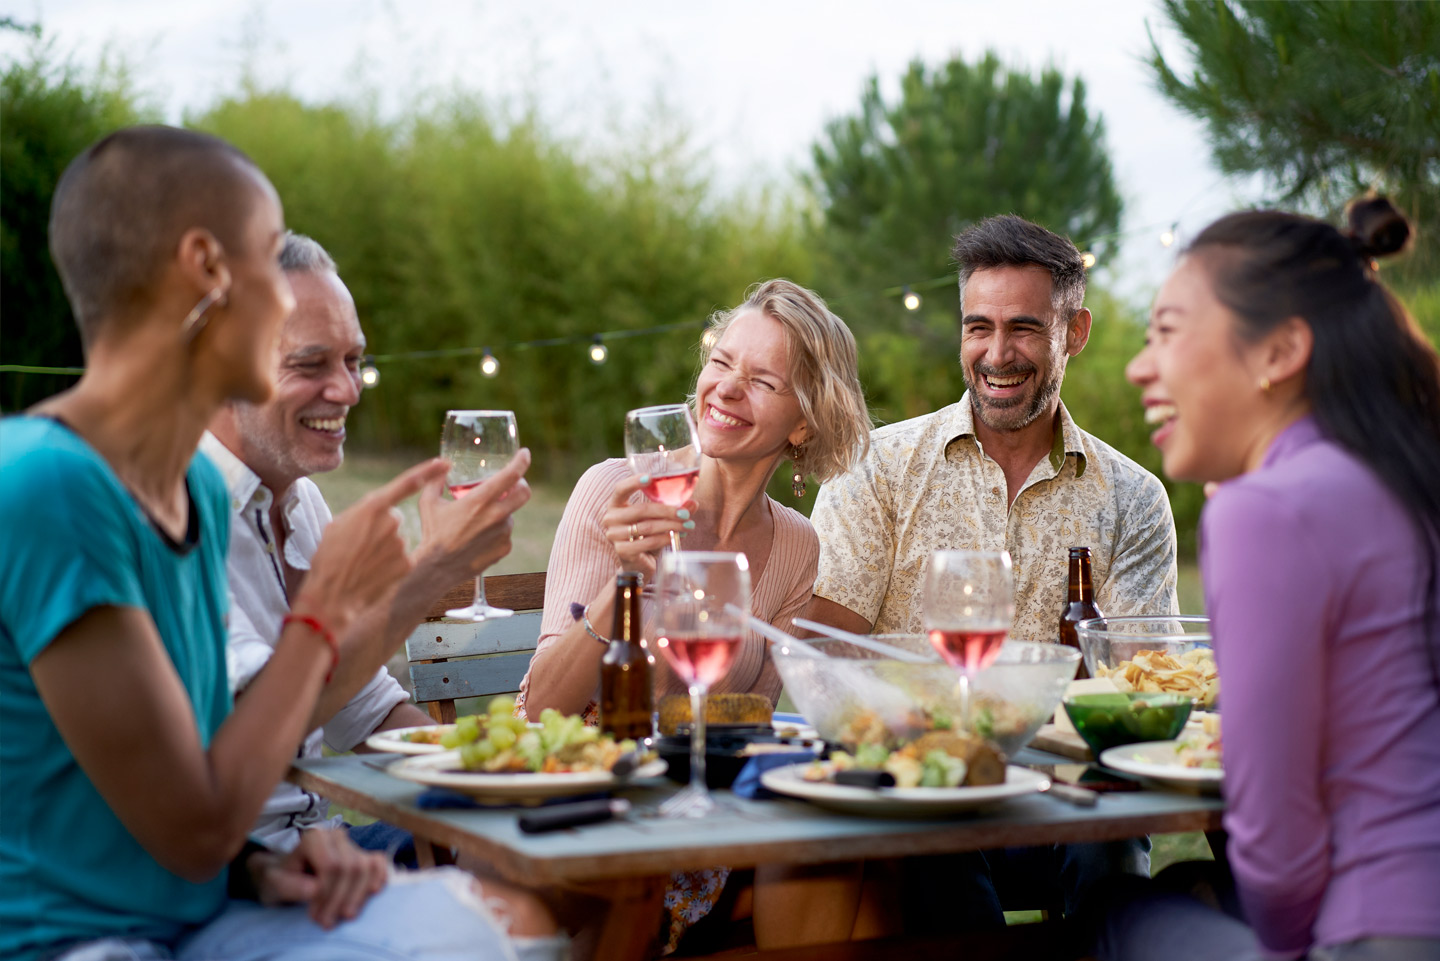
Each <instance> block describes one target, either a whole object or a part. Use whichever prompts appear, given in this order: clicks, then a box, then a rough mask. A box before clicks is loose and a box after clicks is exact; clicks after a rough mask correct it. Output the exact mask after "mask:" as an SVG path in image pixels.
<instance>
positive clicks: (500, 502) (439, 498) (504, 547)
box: [415, 447, 530, 590]
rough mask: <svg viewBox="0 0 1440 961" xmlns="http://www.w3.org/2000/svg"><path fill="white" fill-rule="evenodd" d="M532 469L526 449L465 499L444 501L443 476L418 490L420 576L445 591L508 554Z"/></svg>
mask: <svg viewBox="0 0 1440 961" xmlns="http://www.w3.org/2000/svg"><path fill="white" fill-rule="evenodd" d="M529 467H530V451H529V449H528V448H523V447H522V448H521V449H520V450H519V452H518V453H516V454H515V456H514V457H513V458H512V459H511V460H510V462H509V463H508V464H506V465H505V466H504V467H503V468H501V469H500V470H499V471H497V472H496V473H494V474H492V475H491V476H490V477H488V478H486V479H485V480H483V481H481V482H480V484H479V485H478V486H476V487H475V488H474V489H473V490H471V491H470V492H469V493H468V494H466V495H465V496H464V497H461V498H457V499H450V498H446V497H445V496H444V492H445V483H444V478H436V479H435V480H434V481H433V482H432V483H430V484H428V485H426V487H425V489H424V490H423V491H421V492H420V505H419V506H420V529H421V537H420V545H419V547H417V548H416V551H415V559H416V575H417V576H419V575H421V574H422V573H423V575H424V576H426V577H427V578H429V577H434V578H436V579H437V580H438V582H439V583H440V584H441V589H442V590H443V589H445V588H448V587H451V586H452V585H454V584H456V583H458V582H459V581H460V580H461V579H463V578H465V577H475V576H478V575H480V574H482V573H484V572H485V570H486V569H487V568H489V567H490V566H491V565H493V564H495V563H496V562H497V561H499V560H500V559H501V558H503V557H505V555H507V554H509V553H510V547H511V544H510V534H511V530H512V528H513V526H514V521H513V515H514V513H515V512H516V511H518V510H519V509H520V508H521V507H523V506H524V505H525V503H526V502H527V501H529V500H530V485H529V484H527V483H526V482H525V471H526V470H527V469H529Z"/></svg>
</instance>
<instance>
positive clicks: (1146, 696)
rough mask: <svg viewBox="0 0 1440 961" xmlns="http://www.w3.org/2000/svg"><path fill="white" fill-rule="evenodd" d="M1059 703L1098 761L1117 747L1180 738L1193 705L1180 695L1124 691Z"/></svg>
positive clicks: (1090, 695) (1066, 699)
mask: <svg viewBox="0 0 1440 961" xmlns="http://www.w3.org/2000/svg"><path fill="white" fill-rule="evenodd" d="M1061 703H1063V704H1064V705H1065V713H1066V714H1068V715H1070V722H1071V723H1072V724H1074V725H1075V730H1077V731H1079V732H1080V736H1081V737H1082V738H1084V739H1085V743H1086V744H1088V745H1090V750H1092V751H1094V752H1095V756H1096V757H1099V756H1100V752H1101V751H1103V750H1105V749H1106V748H1111V747H1114V746H1115V745H1117V744H1134V743H1136V742H1138V741H1168V740H1170V739H1172V738H1175V737H1179V736H1180V731H1181V729H1182V728H1184V727H1185V721H1186V720H1187V719H1188V718H1189V717H1190V709H1191V707H1193V706H1194V703H1195V702H1194V701H1193V700H1192V699H1191V698H1188V697H1183V696H1181V695H1179V694H1155V693H1145V692H1142V691H1127V692H1124V693H1114V694H1077V695H1075V696H1074V697H1067V698H1065V700H1064V701H1062V702H1061Z"/></svg>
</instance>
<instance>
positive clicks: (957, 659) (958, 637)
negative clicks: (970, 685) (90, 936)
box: [930, 627, 1008, 674]
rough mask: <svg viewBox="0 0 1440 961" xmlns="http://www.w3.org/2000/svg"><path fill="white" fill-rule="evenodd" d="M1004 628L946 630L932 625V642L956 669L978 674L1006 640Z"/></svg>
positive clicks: (988, 663) (993, 658)
mask: <svg viewBox="0 0 1440 961" xmlns="http://www.w3.org/2000/svg"><path fill="white" fill-rule="evenodd" d="M1006 633H1008V632H1007V631H1006V630H1005V628H1003V627H1001V628H994V627H986V628H980V629H978V630H970V629H965V630H946V629H941V628H936V627H932V628H931V629H930V644H931V646H932V647H934V648H935V650H936V651H938V652H939V653H940V656H941V657H943V658H945V661H946V663H948V664H949V665H950V666H951V667H953V668H955V669H956V670H957V671H964V672H965V673H967V674H975V673H977V672H979V671H982V670H984V669H985V668H987V667H989V666H990V665H991V664H992V663H993V662H994V660H995V658H996V657H998V656H999V654H1000V648H1001V647H1002V646H1004V644H1005V635H1006Z"/></svg>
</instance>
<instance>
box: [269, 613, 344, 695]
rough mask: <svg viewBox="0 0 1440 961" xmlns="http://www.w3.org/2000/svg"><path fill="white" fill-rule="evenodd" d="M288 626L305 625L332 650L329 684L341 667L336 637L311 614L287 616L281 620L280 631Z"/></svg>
mask: <svg viewBox="0 0 1440 961" xmlns="http://www.w3.org/2000/svg"><path fill="white" fill-rule="evenodd" d="M287 624H304V625H305V626H306V627H308V628H310V630H312V631H314V632H315V633H316V634H318V635H320V639H321V640H323V641H324V642H325V644H326V645H327V646H328V647H329V648H330V670H328V671H326V672H325V683H326V684H329V683H330V679H331V678H333V677H334V676H335V668H337V667H339V666H340V644H339V643H338V642H337V641H336V640H335V635H334V634H332V633H330V628H328V627H326V626H325V625H324V624H323V623H322V622H321V621H320V618H318V617H313V616H311V615H309V614H286V615H285V616H284V617H283V618H281V620H280V629H281V630H282V631H283V630H284V629H285V625H287Z"/></svg>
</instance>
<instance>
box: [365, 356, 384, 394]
mask: <svg viewBox="0 0 1440 961" xmlns="http://www.w3.org/2000/svg"><path fill="white" fill-rule="evenodd" d="M360 383H361V384H363V385H364V386H365V387H374V386H375V385H376V384H378V383H380V368H379V367H376V366H375V358H373V357H371V356H370V355H369V354H366V355H365V356H364V357H361V358H360Z"/></svg>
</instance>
